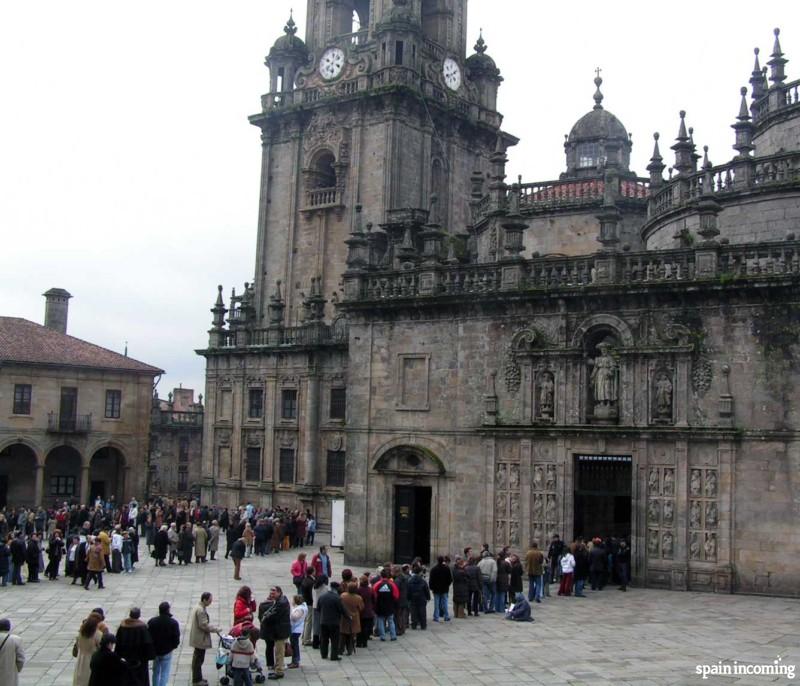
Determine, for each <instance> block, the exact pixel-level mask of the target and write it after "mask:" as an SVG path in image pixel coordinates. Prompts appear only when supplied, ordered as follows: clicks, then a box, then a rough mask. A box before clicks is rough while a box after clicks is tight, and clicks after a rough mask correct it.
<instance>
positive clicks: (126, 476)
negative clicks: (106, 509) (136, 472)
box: [117, 465, 131, 503]
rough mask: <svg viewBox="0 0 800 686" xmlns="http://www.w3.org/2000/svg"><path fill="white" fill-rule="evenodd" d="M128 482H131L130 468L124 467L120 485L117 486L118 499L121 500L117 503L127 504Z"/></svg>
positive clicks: (128, 498) (128, 495)
mask: <svg viewBox="0 0 800 686" xmlns="http://www.w3.org/2000/svg"><path fill="white" fill-rule="evenodd" d="M130 482H131V468H130V466H128V465H125V466H124V467H123V468H122V483H121V484H119V492H120V494H121V495H119V497H121V498H122V500H118V501H117V502H120V503H127V502H128V501H129V500H130V494H129V493H127V492H126V490H127V488H128V485H129V484H130Z"/></svg>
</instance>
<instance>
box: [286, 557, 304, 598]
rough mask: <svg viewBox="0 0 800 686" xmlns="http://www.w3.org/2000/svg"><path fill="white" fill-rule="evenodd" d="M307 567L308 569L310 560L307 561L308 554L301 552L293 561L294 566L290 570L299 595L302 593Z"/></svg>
mask: <svg viewBox="0 0 800 686" xmlns="http://www.w3.org/2000/svg"><path fill="white" fill-rule="evenodd" d="M306 569H308V562H306V554H305V553H300V554H299V555H298V556H297V559H296V560H295V561H294V562H292V566H291V568H290V570H289V571H290V572H291V574H292V583H293V584H294V586H295V588H296V589H297V593H298V595H300V594H301V593H302V591H301V589H300V586H301V584H302V583H303V579H305V577H306Z"/></svg>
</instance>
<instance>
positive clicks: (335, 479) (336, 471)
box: [325, 450, 345, 486]
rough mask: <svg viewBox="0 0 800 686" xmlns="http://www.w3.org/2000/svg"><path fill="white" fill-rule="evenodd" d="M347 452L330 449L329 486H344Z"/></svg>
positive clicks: (327, 480) (327, 482)
mask: <svg viewBox="0 0 800 686" xmlns="http://www.w3.org/2000/svg"><path fill="white" fill-rule="evenodd" d="M344 465H345V453H344V451H343V450H329V451H328V465H327V477H326V479H325V483H326V485H328V486H344Z"/></svg>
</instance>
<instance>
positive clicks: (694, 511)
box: [689, 500, 702, 529]
mask: <svg viewBox="0 0 800 686" xmlns="http://www.w3.org/2000/svg"><path fill="white" fill-rule="evenodd" d="M701 517H702V508H701V506H700V501H699V500H692V501H691V503H690V504H689V528H691V529H699V528H701V526H702V522H701Z"/></svg>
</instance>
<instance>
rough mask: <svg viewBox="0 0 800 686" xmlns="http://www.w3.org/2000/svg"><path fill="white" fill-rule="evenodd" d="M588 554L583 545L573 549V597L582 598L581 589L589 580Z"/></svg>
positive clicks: (580, 544)
mask: <svg viewBox="0 0 800 686" xmlns="http://www.w3.org/2000/svg"><path fill="white" fill-rule="evenodd" d="M589 565H590V561H589V552H588V551H587V550H586V546H585V545H584V544H583V543H579V544H578V547H577V548H576V549H575V577H574V578H575V597H576V598H583V597H585V596H584V594H583V587H584V585H585V584H586V579H588V578H589Z"/></svg>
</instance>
